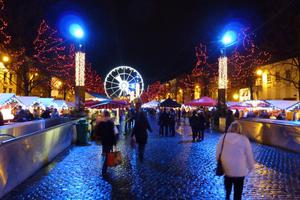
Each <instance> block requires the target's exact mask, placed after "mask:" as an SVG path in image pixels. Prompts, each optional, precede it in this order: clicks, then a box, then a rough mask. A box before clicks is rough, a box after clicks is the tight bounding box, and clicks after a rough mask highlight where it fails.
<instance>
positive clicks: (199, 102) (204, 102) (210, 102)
mask: <svg viewBox="0 0 300 200" xmlns="http://www.w3.org/2000/svg"><path fill="white" fill-rule="evenodd" d="M184 105H186V106H194V107H198V106H215V105H217V101H216V100H214V99H212V98H210V97H201V98H200V99H195V100H193V101H191V102H188V103H186V104H184Z"/></svg>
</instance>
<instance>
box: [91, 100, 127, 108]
mask: <svg viewBox="0 0 300 200" xmlns="http://www.w3.org/2000/svg"><path fill="white" fill-rule="evenodd" d="M127 106H128V102H127V101H125V100H110V101H102V102H99V103H98V104H97V103H95V104H94V105H91V106H90V108H97V109H110V108H125V107H127Z"/></svg>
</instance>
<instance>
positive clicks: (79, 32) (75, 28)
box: [69, 24, 84, 39]
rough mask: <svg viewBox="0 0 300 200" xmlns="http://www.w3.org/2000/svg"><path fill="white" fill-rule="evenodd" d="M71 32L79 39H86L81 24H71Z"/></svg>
mask: <svg viewBox="0 0 300 200" xmlns="http://www.w3.org/2000/svg"><path fill="white" fill-rule="evenodd" d="M69 32H70V33H71V35H73V36H74V37H76V38H78V39H81V38H83V37H84V31H83V29H82V28H81V26H80V25H79V24H71V25H70V27H69Z"/></svg>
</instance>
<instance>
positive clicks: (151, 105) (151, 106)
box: [142, 100, 159, 108]
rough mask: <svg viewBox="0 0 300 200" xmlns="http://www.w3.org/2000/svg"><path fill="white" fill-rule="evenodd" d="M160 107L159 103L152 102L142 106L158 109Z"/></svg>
mask: <svg viewBox="0 0 300 200" xmlns="http://www.w3.org/2000/svg"><path fill="white" fill-rule="evenodd" d="M158 106H159V101H156V100H152V101H149V102H147V103H144V104H143V105H142V108H156V107H158Z"/></svg>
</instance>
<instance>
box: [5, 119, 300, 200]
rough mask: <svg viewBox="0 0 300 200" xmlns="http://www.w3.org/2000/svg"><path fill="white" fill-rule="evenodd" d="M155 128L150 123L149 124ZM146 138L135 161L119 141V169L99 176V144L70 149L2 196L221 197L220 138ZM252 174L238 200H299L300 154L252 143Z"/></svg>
mask: <svg viewBox="0 0 300 200" xmlns="http://www.w3.org/2000/svg"><path fill="white" fill-rule="evenodd" d="M154 124H156V122H153V123H152V125H154ZM154 130H155V131H154V132H153V133H151V134H150V137H149V142H148V144H147V146H146V150H145V161H144V162H143V163H140V162H139V161H138V159H137V156H136V153H137V151H136V149H132V148H131V147H130V144H129V143H130V142H129V139H128V138H127V139H126V138H123V139H121V140H120V141H119V143H118V144H119V145H118V148H119V149H120V150H121V152H122V154H123V156H124V162H123V164H122V165H120V166H118V167H115V168H111V169H109V170H108V174H109V176H108V177H106V178H103V177H102V176H101V167H102V161H103V158H102V157H101V146H97V145H95V144H94V143H93V144H92V145H90V146H84V147H78V146H74V147H72V148H70V149H68V150H66V151H65V152H64V153H63V154H61V155H60V156H58V157H57V158H56V159H55V160H54V161H53V162H52V163H51V164H49V165H48V166H46V167H45V168H43V169H41V170H40V171H39V172H38V173H36V174H35V175H34V176H32V177H31V178H29V179H28V180H26V181H25V182H23V183H22V184H21V185H19V186H18V187H17V188H16V189H15V190H13V191H12V192H11V193H9V194H8V195H6V196H5V197H4V199H5V200H13V199H18V200H20V199H60V200H62V199H213V200H216V199H224V198H225V193H224V189H223V177H217V176H215V173H214V168H215V165H216V162H215V150H216V149H215V147H216V144H217V141H218V138H219V136H220V134H219V133H216V132H206V135H205V140H204V141H203V142H197V143H193V142H192V141H191V136H190V133H189V128H188V127H181V129H180V130H181V134H180V135H178V136H176V137H160V136H158V132H157V128H155V129H154ZM252 147H253V151H254V155H255V160H256V161H257V164H256V165H255V170H254V171H253V172H252V173H251V174H250V175H249V176H248V178H247V179H246V181H245V187H244V192H243V198H244V199H300V154H296V153H292V152H287V151H284V150H281V149H277V148H274V147H269V146H264V145H260V144H256V143H252Z"/></svg>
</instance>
